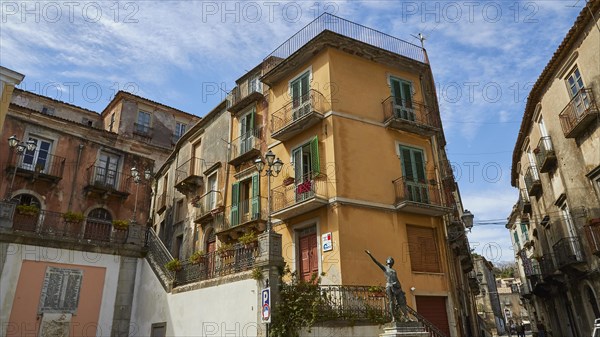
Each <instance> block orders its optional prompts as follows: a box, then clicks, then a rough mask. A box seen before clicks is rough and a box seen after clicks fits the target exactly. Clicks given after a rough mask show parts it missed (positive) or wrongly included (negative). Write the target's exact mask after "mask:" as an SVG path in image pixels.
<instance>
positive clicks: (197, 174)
mask: <svg viewBox="0 0 600 337" xmlns="http://www.w3.org/2000/svg"><path fill="white" fill-rule="evenodd" d="M204 166H205V165H204V159H201V158H196V157H192V158H190V159H188V160H186V161H185V162H183V163H182V164H181V165H179V166H177V168H176V169H175V188H176V189H177V190H178V191H179V192H181V193H184V194H187V193H191V192H193V191H195V190H196V189H197V188H199V187H200V186H201V185H202V182H203V179H204V175H203V171H204Z"/></svg>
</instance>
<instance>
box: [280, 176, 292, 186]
mask: <svg viewBox="0 0 600 337" xmlns="http://www.w3.org/2000/svg"><path fill="white" fill-rule="evenodd" d="M294 181H295V179H294V178H293V177H287V178H284V179H283V185H284V186H289V185H291V184H293V183H294Z"/></svg>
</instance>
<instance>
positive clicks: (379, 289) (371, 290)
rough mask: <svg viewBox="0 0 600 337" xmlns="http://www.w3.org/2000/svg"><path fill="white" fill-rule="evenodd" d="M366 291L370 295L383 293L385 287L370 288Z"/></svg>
mask: <svg viewBox="0 0 600 337" xmlns="http://www.w3.org/2000/svg"><path fill="white" fill-rule="evenodd" d="M367 290H368V291H369V292H370V293H385V287H383V286H370V287H369V288H368V289H367Z"/></svg>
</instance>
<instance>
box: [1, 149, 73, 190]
mask: <svg viewBox="0 0 600 337" xmlns="http://www.w3.org/2000/svg"><path fill="white" fill-rule="evenodd" d="M42 157H43V158H42ZM9 158H10V161H9V163H8V165H7V167H6V173H7V175H8V174H11V175H12V173H13V172H15V171H14V170H15V166H16V168H17V172H16V174H17V175H18V176H21V177H24V178H25V179H30V180H32V181H35V180H38V179H39V180H43V181H48V182H50V183H53V184H55V183H57V182H59V181H60V180H61V179H62V177H63V172H64V169H65V158H63V157H59V156H55V155H51V154H44V155H42V154H41V153H39V151H36V152H34V153H33V154H28V153H24V154H22V155H14V154H13V155H12V156H11V157H9ZM9 176H10V175H9Z"/></svg>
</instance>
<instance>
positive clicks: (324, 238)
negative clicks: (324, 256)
mask: <svg viewBox="0 0 600 337" xmlns="http://www.w3.org/2000/svg"><path fill="white" fill-rule="evenodd" d="M321 242H322V244H323V251H324V252H328V251H330V250H333V242H332V239H331V232H329V233H325V234H323V235H321Z"/></svg>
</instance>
